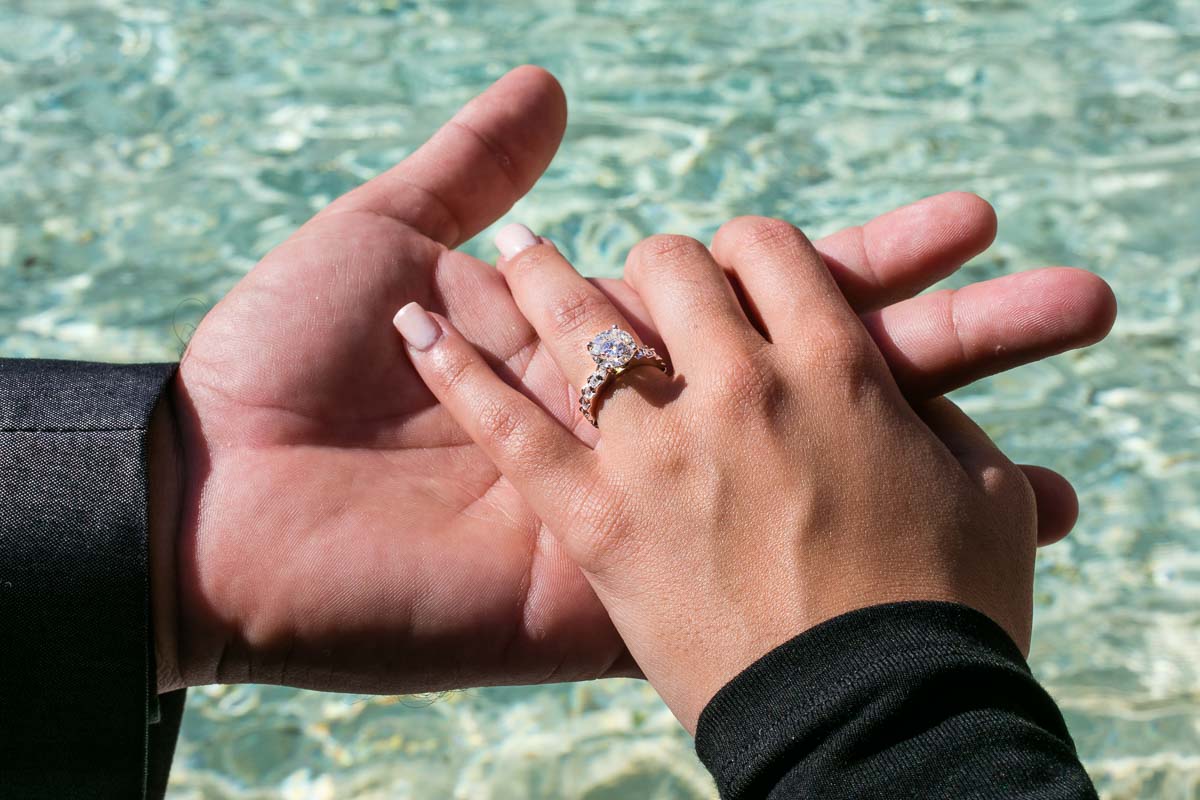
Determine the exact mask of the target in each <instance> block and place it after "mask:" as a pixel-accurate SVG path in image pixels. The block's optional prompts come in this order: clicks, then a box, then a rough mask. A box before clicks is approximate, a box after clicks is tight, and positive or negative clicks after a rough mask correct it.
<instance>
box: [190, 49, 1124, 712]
mask: <svg viewBox="0 0 1200 800" xmlns="http://www.w3.org/2000/svg"><path fill="white" fill-rule="evenodd" d="M565 123H566V106H565V101H564V99H563V95H562V91H561V89H560V88H559V87H558V84H557V83H556V82H555V81H554V79H553V78H552V77H551V76H549V75H548V74H547V73H545V72H544V71H542V70H539V69H536V68H532V67H525V68H521V69H518V70H515V71H513V72H512V73H509V74H508V75H507V76H505V77H504V78H503V79H502V80H500V81H499V82H498V83H497V84H496V85H494V86H493V87H492V88H491V89H489V90H488V91H487V92H486V93H484V94H483V95H481V96H480V97H478V98H476V99H475V100H474V101H473V102H472V103H471V104H469V105H468V106H467V107H466V108H465V109H463V110H462V111H461V112H460V113H459V114H458V115H457V116H456V117H455V118H454V120H452V121H451V122H450V123H448V124H447V125H446V126H445V127H444V128H443V129H442V130H441V131H440V132H438V134H437V135H435V136H434V137H433V139H431V140H430V142H429V143H427V144H426V145H425V146H424V147H423V148H422V149H421V150H419V151H418V152H417V153H415V154H414V155H413V156H411V157H410V158H408V159H406V160H405V161H404V162H403V163H402V164H400V165H398V166H397V167H395V168H394V169H392V170H390V171H389V172H387V173H385V174H384V175H381V176H380V177H378V178H376V179H375V180H373V181H371V182H370V183H368V184H365V185H363V186H361V187H359V188H358V189H356V190H354V191H353V192H351V193H349V194H347V195H346V196H344V197H342V198H340V199H339V200H337V201H336V202H335V203H333V204H332V205H331V206H330V207H328V208H327V209H325V210H324V211H322V212H321V213H320V214H318V215H317V216H316V217H315V218H313V219H312V220H310V221H309V222H308V223H307V224H305V225H304V226H303V227H302V228H301V229H300V230H299V231H298V232H297V233H296V234H295V235H293V236H292V237H291V238H290V239H289V240H288V241H287V242H285V243H284V244H282V245H281V246H280V247H278V248H277V249H276V250H274V251H273V252H272V253H271V254H269V255H268V256H267V257H266V258H265V259H263V261H262V262H261V263H260V264H259V265H258V266H257V267H255V269H254V270H253V271H252V272H251V273H250V274H249V275H248V276H247V277H246V278H245V279H244V280H243V281H242V282H241V283H239V285H238V286H237V287H236V288H235V289H234V290H233V291H232V292H231V293H230V294H229V295H228V296H227V297H226V298H225V299H224V300H222V301H221V303H220V304H219V305H218V306H217V307H216V308H214V309H213V311H212V312H211V313H210V314H209V315H208V316H207V317H206V319H205V320H204V322H203V323H202V324H201V326H200V328H199V330H198V331H197V332H196V335H195V336H194V337H193V339H192V342H191V344H190V346H189V348H188V350H187V353H186V354H185V356H184V358H183V363H182V365H181V367H180V373H179V377H178V379H177V381H176V385H175V402H176V410H177V420H178V423H179V426H180V430H181V434H182V437H181V438H182V442H183V444H184V452H185V456H186V459H185V468H186V475H187V481H186V490H185V493H184V498H183V517H182V523H181V529H180V532H179V535H178V538H177V540H176V542H175V548H176V553H175V564H176V566H177V568H178V585H179V595H178V603H179V607H178V612H179V613H178V620H179V626H178V630H179V634H180V638H179V649H180V653H179V655H180V664H181V667H182V669H183V672H184V674H183V678H184V680H185V682H187V683H189V684H199V683H206V682H215V681H221V682H237V681H254V682H262V683H285V684H290V685H295V686H304V687H311V688H321V689H335V690H343V691H363V692H410V691H426V690H434V689H443V688H450V687H459V686H472V685H485V684H498V683H530V682H537V681H543V680H568V679H575V678H586V677H597V676H600V675H605V674H636V669H637V668H636V665H635V664H633V663H632V662H631V661H630V660H629V658H628V656H627V654H626V651H625V648H624V646H623V645H622V643H621V640H620V638H619V637H618V636H617V634H616V632H615V630H614V629H613V627H612V625H611V623H610V622H609V621H608V618H607V615H606V614H605V612H604V609H603V608H602V607H601V605H600V604H599V602H598V601H597V600H596V598H595V596H594V595H593V594H592V591H591V589H590V588H589V587H588V585H587V583H586V581H585V580H584V579H583V577H582V575H581V574H580V573H579V572H578V570H577V569H576V568H575V566H574V565H573V564H572V563H571V562H570V561H569V560H568V559H567V558H566V557H565V556H564V555H563V554H562V553H561V552H560V551H559V550H558V548H557V546H556V545H555V543H554V540H553V538H552V537H550V536H549V535H546V534H544V533H543V532H542V531H541V526H540V523H539V521H538V519H537V518H536V517H535V516H534V515H533V514H532V513H531V512H530V510H529V508H528V507H527V506H526V505H525V503H524V502H523V501H522V500H521V498H520V497H519V495H517V493H516V492H515V491H514V490H513V489H512V487H511V486H510V485H509V484H508V483H507V482H506V481H505V480H504V479H502V478H501V477H500V475H499V472H498V471H497V470H496V469H495V468H494V467H493V466H492V464H491V462H490V461H489V460H488V459H487V458H486V457H484V455H483V454H482V453H481V452H480V451H479V450H478V449H477V448H476V447H475V446H474V445H473V444H472V443H471V442H470V440H469V439H468V438H467V437H466V436H465V435H464V434H463V433H462V431H461V430H460V429H459V428H458V426H457V425H456V424H455V423H454V422H453V421H452V420H451V419H450V417H449V416H448V415H447V414H446V413H444V411H443V410H442V409H441V408H440V407H439V406H438V405H437V403H436V401H435V400H434V399H433V397H432V396H431V395H430V394H429V393H428V391H427V390H426V389H425V387H424V384H423V383H422V381H421V380H420V378H419V377H418V376H417V375H416V373H415V372H414V371H413V369H412V367H411V366H410V364H409V362H408V360H407V358H406V356H405V354H404V351H403V348H402V345H401V342H400V340H399V338H398V337H397V335H396V333H395V330H394V329H393V327H392V325H391V317H392V314H393V313H394V312H395V310H396V309H398V308H400V307H401V306H403V305H404V304H406V303H408V302H409V301H413V300H415V301H417V302H419V303H421V304H422V305H423V306H424V307H426V308H429V309H431V310H434V311H438V312H441V313H443V314H445V315H446V316H448V317H449V318H450V319H451V320H452V321H453V323H454V324H455V325H456V326H457V328H458V329H459V330H460V331H462V333H463V334H464V335H466V336H467V337H468V338H469V339H471V341H472V342H474V343H475V344H476V346H478V347H479V349H480V350H481V351H482V352H484V353H487V354H490V356H491V357H492V358H493V359H494V363H495V364H496V365H497V367H498V369H500V370H501V371H502V372H503V374H505V375H506V377H507V378H508V379H509V380H510V381H511V382H512V383H513V384H514V385H518V386H520V387H521V388H522V389H523V390H524V391H525V392H527V393H528V394H529V395H530V396H532V397H534V398H536V399H537V400H538V401H539V402H541V403H542V404H543V405H544V406H545V407H546V408H548V409H549V410H551V411H552V412H553V413H555V414H556V415H557V416H558V417H559V419H561V420H562V421H563V422H564V423H567V424H571V425H574V426H576V430H577V431H578V432H579V435H580V436H584V437H592V436H595V435H596V434H595V432H594V431H592V429H591V428H590V426H586V425H585V424H582V420H581V419H580V418H578V417H573V416H572V415H573V414H575V413H576V412H575V411H574V408H575V404H574V402H573V398H572V397H571V391H572V389H571V387H569V386H567V385H566V383H565V381H564V379H563V377H562V375H561V373H560V372H559V371H558V369H557V367H556V366H554V364H553V363H552V362H551V360H550V359H549V358H548V357H547V356H546V354H545V353H544V352H543V351H542V350H541V348H540V347H539V343H538V340H537V338H536V336H535V334H534V333H533V330H532V329H531V328H530V327H529V325H528V324H527V323H526V322H525V320H524V318H523V317H522V316H521V315H520V313H519V312H518V310H517V308H516V306H515V305H514V304H513V302H512V300H511V298H510V296H509V293H508V290H507V288H506V287H505V284H504V280H503V278H502V277H501V276H500V275H499V274H498V273H497V272H496V270H495V269H494V268H493V267H492V266H491V265H489V264H486V263H484V262H481V261H479V260H478V259H475V258H472V257H470V256H467V255H465V254H462V253H459V252H456V251H454V250H453V249H451V248H453V247H455V246H457V245H458V244H460V243H461V242H463V241H465V240H466V239H468V238H469V237H471V236H473V235H474V234H476V233H477V232H479V231H480V230H481V229H483V228H484V227H486V226H487V225H489V224H490V223H491V222H493V221H494V220H496V219H497V218H498V217H499V216H501V215H502V214H503V213H505V212H506V211H507V210H508V209H509V208H510V207H511V206H512V204H513V203H514V202H516V200H518V199H519V198H520V197H521V196H522V195H523V194H524V193H525V192H526V191H528V190H529V188H530V187H531V186H532V185H533V183H534V182H535V180H536V179H537V178H538V177H539V176H540V175H541V173H542V171H543V170H544V169H545V167H546V166H547V164H548V163H549V161H550V159H551V157H552V156H553V154H554V152H555V150H556V149H557V147H558V144H559V141H560V139H561V136H562V133H563V130H564V127H565ZM753 210H754V209H744V211H747V212H750V211H753ZM993 233H994V218H993V217H992V215H991V211H990V209H989V208H988V207H987V206H986V204H984V203H982V201H979V200H978V199H977V198H973V197H971V196H969V195H944V196H940V197H937V198H932V199H930V200H927V201H924V202H923V203H920V204H917V205H915V206H912V207H908V208H906V209H902V210H900V211H897V212H893V213H892V214H889V215H886V216H884V217H881V218H879V219H878V220H876V221H874V222H873V223H871V224H870V225H868V226H865V227H862V228H855V229H851V230H847V231H843V232H841V233H839V234H835V235H834V236H832V237H829V238H827V239H825V240H822V241H821V242H818V243H817V246H818V249H820V250H821V252H822V253H823V254H824V255H825V257H826V260H827V262H828V264H829V266H830V269H831V270H832V271H833V272H834V274H835V276H836V277H837V279H838V281H839V284H840V285H841V286H842V287H843V289H844V290H845V291H846V294H847V296H848V297H849V299H850V300H851V301H852V302H853V303H854V305H855V306H856V308H858V309H859V310H860V311H861V312H863V314H864V321H865V322H866V323H867V326H868V328H869V330H870V331H871V333H872V335H873V336H874V337H875V339H876V341H877V342H878V343H879V345H880V347H881V349H882V350H883V351H884V354H885V355H886V356H887V358H888V360H889V363H890V364H891V365H892V368H893V371H894V373H895V374H896V376H897V379H898V380H899V382H900V384H901V386H902V388H905V390H906V391H907V392H909V393H910V396H912V397H914V398H916V397H922V398H923V397H928V396H932V395H936V394H939V393H941V392H943V391H946V390H948V389H950V388H953V387H955V386H957V385H961V384H963V383H965V382H968V381H970V380H973V379H975V378H976V377H979V376H981V375H983V374H987V373H990V372H994V371H997V370H999V369H1004V368H1007V367H1010V366H1013V365H1015V364H1016V363H1021V362H1024V361H1028V360H1031V359H1033V358H1038V357H1042V356H1044V355H1048V354H1050V353H1053V352H1058V351H1061V350H1063V349H1066V348H1068V347H1073V346H1079V345H1081V344H1085V343H1089V342H1091V341H1094V340H1096V339H1098V338H1099V337H1101V336H1103V334H1104V333H1105V332H1106V331H1107V329H1108V326H1109V324H1110V323H1111V316H1112V310H1113V309H1112V298H1111V294H1110V293H1109V292H1108V290H1107V287H1106V286H1105V285H1104V284H1103V283H1102V282H1101V281H1099V280H1098V279H1096V278H1094V277H1093V276H1090V275H1088V274H1087V273H1083V272H1080V271H1077V270H1066V269H1054V270H1040V271H1037V272H1031V273H1025V274H1023V275H1018V276H1011V277H1008V278H1003V279H998V280H996V281H991V282H988V283H984V284H978V285H976V286H973V287H968V288H967V289H964V290H960V291H959V292H957V293H949V292H944V293H938V294H932V295H924V296H921V297H918V298H915V299H912V300H907V301H904V302H896V301H898V300H902V299H903V298H906V297H909V296H911V295H913V294H915V293H916V292H917V291H919V290H921V289H922V288H924V287H926V286H928V285H929V284H931V283H933V282H934V281H936V280H938V279H940V278H941V277H943V276H944V275H946V274H947V273H948V272H951V271H953V270H954V269H956V268H957V267H958V266H960V265H961V264H962V263H963V262H964V261H965V260H966V259H968V258H970V257H971V256H973V255H975V254H976V253H978V252H979V251H981V250H982V249H983V248H984V247H986V246H987V245H988V244H989V243H990V241H991V237H992V235H993ZM600 284H601V285H602V286H603V288H604V289H605V291H607V292H608V293H609V294H610V295H611V296H612V297H613V298H614V299H615V300H616V301H617V302H618V303H619V304H620V305H621V306H622V307H623V308H624V309H625V310H626V311H627V312H628V314H629V316H630V317H631V318H632V319H635V320H644V319H645V315H644V314H643V313H642V311H641V306H640V303H639V302H638V299H637V297H636V295H635V294H634V293H633V292H631V291H630V290H629V288H628V287H627V286H626V285H625V284H624V283H623V282H621V281H602V282H600ZM892 303H894V305H888V304H892ZM643 332H644V333H645V334H646V336H647V337H649V338H650V339H651V341H653V332H652V331H646V330H643ZM580 354H581V358H586V353H584V352H583V350H582V349H581V351H580ZM1028 474H1029V476H1030V478H1031V482H1032V483H1033V484H1034V488H1035V490H1036V491H1037V492H1038V497H1039V516H1040V517H1041V521H1042V525H1043V538H1044V539H1045V540H1050V539H1053V538H1055V537H1056V536H1060V535H1062V534H1064V533H1065V532H1066V530H1067V529H1068V528H1069V527H1070V524H1071V522H1072V521H1073V517H1074V507H1073V502H1074V499H1073V495H1072V493H1071V491H1070V488H1069V486H1067V485H1066V484H1065V483H1064V482H1063V481H1062V479H1060V478H1057V477H1056V476H1053V474H1052V473H1047V472H1045V471H1039V470H1030V471H1029V472H1028Z"/></svg>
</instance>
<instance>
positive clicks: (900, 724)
mask: <svg viewBox="0 0 1200 800" xmlns="http://www.w3.org/2000/svg"><path fill="white" fill-rule="evenodd" d="M973 680H978V681H979V684H978V688H979V691H980V698H981V704H982V706H984V707H985V708H984V709H983V710H984V711H985V712H990V711H992V710H993V709H992V708H991V706H994V705H995V703H994V698H993V697H992V696H991V695H990V694H989V693H992V692H995V691H1001V692H1009V693H1010V694H1011V695H1012V696H1013V697H1015V698H1019V699H1020V703H1021V709H1020V711H1021V714H1023V715H1024V716H1025V717H1029V716H1030V715H1032V716H1033V717H1034V718H1035V721H1036V724H1037V725H1040V726H1043V727H1045V728H1046V729H1047V730H1048V731H1049V732H1050V733H1051V735H1053V737H1055V738H1056V739H1061V740H1064V741H1065V742H1066V743H1067V746H1068V747H1071V745H1070V738H1069V736H1068V734H1067V731H1066V726H1065V724H1064V723H1063V720H1062V716H1061V714H1060V713H1059V712H1058V709H1057V707H1056V706H1055V705H1054V703H1053V701H1051V700H1050V698H1049V697H1048V696H1047V695H1045V693H1044V692H1043V691H1042V690H1041V688H1040V687H1038V686H1037V684H1036V682H1035V681H1033V678H1032V676H1031V675H1030V673H1029V668H1028V666H1027V665H1026V663H1025V660H1024V659H1023V658H1022V656H1021V653H1020V651H1019V650H1018V649H1017V647H1016V645H1015V644H1014V643H1013V642H1012V640H1011V639H1010V638H1009V637H1008V635H1007V634H1006V633H1005V632H1004V631H1003V629H1001V628H1000V626H998V625H997V624H996V623H995V622H993V621H992V620H991V619H989V618H988V617H986V616H985V615H983V614H981V613H979V612H978V611H975V610H973V609H971V608H968V607H966V606H961V605H956V604H952V603H937V602H909V603H893V604H887V605H880V606H874V607H870V608H864V609H860V610H857V611H853V612H850V613H848V614H844V615H842V616H839V617H836V618H835V619H832V620H829V621H827V622H825V623H823V624H821V625H818V626H816V627H814V628H812V629H810V630H808V631H806V632H804V633H802V634H801V635H799V636H797V637H796V638H794V639H792V640H791V641H789V642H786V643H785V644H783V645H781V646H780V647H778V648H776V649H775V650H773V651H772V652H770V653H768V654H767V655H765V656H763V657H762V658H761V659H759V660H758V661H756V662H755V663H753V664H751V665H750V666H749V667H747V668H746V669H745V670H744V671H743V672H742V673H741V674H739V675H738V676H737V677H735V678H734V679H733V680H732V681H730V682H729V683H728V684H727V685H726V686H724V687H723V688H722V689H721V690H720V691H719V692H718V693H717V694H716V696H715V697H713V699H712V700H711V701H710V702H709V704H708V705H707V706H706V707H705V709H704V710H703V712H702V713H701V715H700V719H699V722H698V725H697V730H696V750H697V752H698V753H699V755H700V758H701V760H702V761H703V762H704V764H705V765H706V766H707V767H708V768H709V770H710V771H711V772H712V773H713V776H714V777H715V778H716V781H717V785H718V787H719V789H720V791H721V795H722V797H726V798H746V797H764V796H767V795H768V794H769V792H770V791H771V788H772V787H773V786H775V785H776V784H777V783H778V782H779V781H780V780H781V779H782V777H783V775H784V774H786V773H790V772H793V771H796V770H797V769H798V770H799V771H801V772H803V771H805V770H808V774H807V775H805V776H802V780H801V781H800V782H801V783H803V784H804V785H805V786H808V787H809V788H810V789H815V788H818V787H823V786H832V785H835V784H838V783H839V782H842V781H845V780H854V779H861V780H863V781H866V782H870V781H873V780H877V779H879V778H880V775H871V774H867V775H866V776H865V777H863V775H862V772H863V762H864V759H865V758H866V757H867V756H868V755H870V756H872V757H876V756H879V757H880V760H883V761H887V760H889V759H891V758H892V756H891V755H889V754H888V753H887V752H886V751H887V749H888V748H889V747H890V746H891V745H892V744H893V743H894V742H895V741H897V740H899V741H904V742H905V744H904V747H906V748H908V752H909V753H910V754H912V753H915V754H916V756H914V757H918V756H919V757H924V756H925V755H927V754H928V752H927V751H928V748H929V746H930V745H927V744H926V743H923V742H922V743H920V747H919V748H917V749H916V750H913V746H912V742H911V741H906V740H905V739H904V737H905V736H908V737H910V738H911V739H919V737H920V735H921V734H922V730H921V729H920V727H919V726H920V724H922V722H923V721H922V720H921V718H920V714H921V713H922V711H923V710H927V709H932V710H933V711H934V712H935V713H940V712H938V711H937V709H936V706H938V705H939V703H941V702H942V701H946V702H947V708H946V710H945V713H946V714H947V715H948V716H949V717H954V716H956V715H965V716H967V717H970V716H971V715H972V714H974V713H975V712H976V711H977V710H978V709H975V708H974V707H973V706H972V704H973V703H974V702H975V700H974V699H973V698H972V696H971V694H970V687H971V686H972V685H973V684H972V681H973ZM939 686H944V687H945V691H946V692H947V693H955V694H954V695H953V696H952V697H951V696H949V694H948V695H947V696H946V697H938V696H937V693H938V692H939V688H938V687H939ZM914 698H916V700H915V702H914ZM1030 698H1032V699H1030ZM935 722H936V721H935ZM905 726H908V728H909V729H908V730H907V732H903V731H901V730H900V729H902V728H904V727H905ZM898 731H899V732H898ZM921 747H923V748H925V750H924V751H922V750H921V749H920V748H921ZM1071 752H1072V753H1073V750H1072V751H1071ZM891 766H892V767H894V766H895V765H894V764H892V765H891ZM856 770H857V772H856ZM876 772H879V771H878V770H876ZM855 776H857V777H855ZM789 780H793V781H794V780H797V779H796V776H795V775H791V776H789ZM814 796H817V795H814ZM821 796H825V795H824V794H822V795H821ZM834 796H838V797H840V796H843V795H842V794H838V793H836V792H835V793H834ZM845 796H851V795H850V794H847V795H845ZM855 796H875V795H871V794H862V795H855ZM890 796H897V797H898V796H908V795H901V794H899V793H896V794H892V795H890Z"/></svg>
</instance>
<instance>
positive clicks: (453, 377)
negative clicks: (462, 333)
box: [437, 349, 475, 395]
mask: <svg viewBox="0 0 1200 800" xmlns="http://www.w3.org/2000/svg"><path fill="white" fill-rule="evenodd" d="M474 366H475V359H474V358H472V357H471V356H470V354H467V353H463V352H459V351H458V350H457V349H453V350H451V351H450V352H447V353H446V354H445V355H443V356H442V358H441V360H440V362H439V363H438V372H437V374H438V376H439V377H440V379H441V383H442V387H443V388H444V389H445V390H446V391H447V392H449V393H450V394H452V395H454V394H460V393H462V392H465V391H467V390H468V389H469V388H470V383H471V379H472V369H473V367H474Z"/></svg>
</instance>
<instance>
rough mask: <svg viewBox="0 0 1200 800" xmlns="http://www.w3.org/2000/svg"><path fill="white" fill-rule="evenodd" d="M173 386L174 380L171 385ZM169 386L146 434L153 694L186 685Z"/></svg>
mask: <svg viewBox="0 0 1200 800" xmlns="http://www.w3.org/2000/svg"><path fill="white" fill-rule="evenodd" d="M175 380H177V378H176V379H175ZM172 393H173V382H172V384H168V386H167V387H166V391H164V392H163V395H162V397H161V398H160V399H159V401H158V405H157V406H155V408H154V414H153V416H152V417H151V419H150V429H149V431H148V433H147V443H146V449H147V454H148V465H147V478H148V484H149V509H150V511H149V522H150V603H151V605H150V618H151V620H152V623H153V626H154V631H153V633H154V657H155V666H156V670H157V676H158V692H159V693H160V694H162V693H163V692H170V691H174V690H175V689H182V688H184V686H185V685H186V684H185V683H184V681H183V677H182V671H181V670H180V667H179V629H178V620H179V614H178V607H179V606H178V575H177V569H176V558H175V554H176V551H175V544H176V540H177V538H178V534H179V516H180V505H181V500H180V494H181V491H182V487H183V474H182V473H183V458H182V455H183V454H182V452H181V450H180V440H179V432H178V427H177V425H176V421H175V413H174V408H173V403H172V400H171V396H172Z"/></svg>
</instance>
